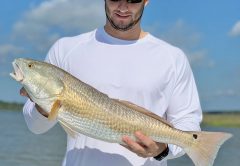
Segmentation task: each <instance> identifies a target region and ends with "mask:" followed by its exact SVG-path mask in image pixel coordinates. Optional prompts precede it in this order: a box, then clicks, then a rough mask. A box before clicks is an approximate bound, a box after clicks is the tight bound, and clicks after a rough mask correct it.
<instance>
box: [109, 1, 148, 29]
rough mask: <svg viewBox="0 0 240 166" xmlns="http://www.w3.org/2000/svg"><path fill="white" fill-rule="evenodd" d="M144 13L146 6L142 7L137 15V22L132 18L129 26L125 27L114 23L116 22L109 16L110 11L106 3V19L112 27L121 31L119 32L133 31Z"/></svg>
mask: <svg viewBox="0 0 240 166" xmlns="http://www.w3.org/2000/svg"><path fill="white" fill-rule="evenodd" d="M143 11H144V4H143V6H142V7H141V9H140V11H139V12H138V13H137V14H136V15H137V16H138V17H137V18H136V19H135V20H134V19H133V18H132V19H131V21H130V22H129V23H128V24H125V25H124V24H120V23H116V22H114V20H113V19H112V18H111V17H110V16H109V9H108V8H107V5H106V3H105V13H106V17H107V19H108V21H109V22H110V24H111V26H112V27H113V28H114V29H116V30H119V31H127V30H129V29H132V28H133V26H134V25H136V24H137V23H138V22H139V21H140V20H141V18H142V15H143Z"/></svg>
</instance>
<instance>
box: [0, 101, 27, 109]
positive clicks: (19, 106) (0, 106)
mask: <svg viewBox="0 0 240 166" xmlns="http://www.w3.org/2000/svg"><path fill="white" fill-rule="evenodd" d="M22 107H23V104H21V103H16V102H12V103H9V102H4V101H0V110H11V111H15V110H22Z"/></svg>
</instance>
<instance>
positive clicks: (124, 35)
mask: <svg viewBox="0 0 240 166" xmlns="http://www.w3.org/2000/svg"><path fill="white" fill-rule="evenodd" d="M104 29H105V31H106V32H107V33H108V34H109V35H111V36H113V37H115V38H118V39H122V40H138V39H141V38H143V37H145V36H146V35H147V32H144V31H143V30H142V29H141V28H140V26H135V27H133V28H132V29H129V30H127V31H120V30H116V29H114V28H113V27H112V26H111V25H109V24H106V25H105V26H104Z"/></svg>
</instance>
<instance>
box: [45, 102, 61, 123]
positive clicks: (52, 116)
mask: <svg viewBox="0 0 240 166" xmlns="http://www.w3.org/2000/svg"><path fill="white" fill-rule="evenodd" d="M61 105H62V104H61V101H60V100H56V101H55V102H54V103H53V105H52V108H51V111H50V113H49V115H48V120H50V121H52V120H55V119H57V115H58V110H59V109H60V108H61Z"/></svg>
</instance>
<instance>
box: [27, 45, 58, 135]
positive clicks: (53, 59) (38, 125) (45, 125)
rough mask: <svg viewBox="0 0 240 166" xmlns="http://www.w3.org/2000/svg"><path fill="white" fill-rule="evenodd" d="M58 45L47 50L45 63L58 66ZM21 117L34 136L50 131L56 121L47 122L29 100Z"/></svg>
mask: <svg viewBox="0 0 240 166" xmlns="http://www.w3.org/2000/svg"><path fill="white" fill-rule="evenodd" d="M58 43H59V42H56V43H55V44H54V45H53V46H52V48H51V49H50V50H49V52H48V54H47V57H46V59H45V62H48V63H51V64H54V65H57V66H59V63H60V61H59V60H58V59H57V57H58V52H59V51H58V47H59V46H58ZM23 115H24V119H25V122H26V124H27V126H28V128H29V130H30V131H32V132H33V133H35V134H42V133H45V132H47V131H48V130H49V129H51V128H52V127H53V126H54V125H55V124H56V123H57V121H56V120H54V121H49V120H48V119H47V118H46V117H45V116H43V115H42V114H41V113H39V112H38V111H37V110H36V108H35V103H33V102H31V100H30V99H28V100H27V102H26V103H25V104H24V107H23Z"/></svg>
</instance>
